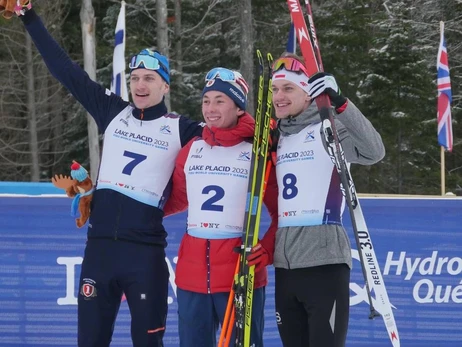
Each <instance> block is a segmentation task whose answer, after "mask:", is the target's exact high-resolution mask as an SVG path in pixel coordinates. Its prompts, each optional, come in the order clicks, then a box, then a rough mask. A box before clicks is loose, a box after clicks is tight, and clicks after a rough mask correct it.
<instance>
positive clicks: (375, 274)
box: [287, 0, 400, 347]
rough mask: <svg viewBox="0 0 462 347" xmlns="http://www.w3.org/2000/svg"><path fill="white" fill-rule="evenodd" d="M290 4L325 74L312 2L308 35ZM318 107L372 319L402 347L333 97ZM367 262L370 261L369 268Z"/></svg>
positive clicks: (296, 6) (307, 52)
mask: <svg viewBox="0 0 462 347" xmlns="http://www.w3.org/2000/svg"><path fill="white" fill-rule="evenodd" d="M287 4H288V6H289V11H290V15H291V18H292V21H293V23H294V25H295V30H296V34H297V37H298V41H299V44H300V49H301V51H302V55H303V58H304V59H305V63H306V68H307V70H308V72H309V73H310V75H313V74H315V73H317V72H319V71H324V68H323V65H322V60H321V50H320V48H319V42H318V39H317V36H316V30H315V26H314V22H313V15H312V10H311V5H310V3H309V0H305V5H306V10H307V15H308V20H309V24H310V32H308V29H307V26H306V22H305V18H304V16H303V12H302V8H301V6H300V2H299V0H287ZM316 104H317V106H318V109H319V113H320V114H321V120H322V123H323V132H324V136H325V139H326V142H327V145H328V152H329V155H330V157H331V159H332V161H333V163H334V164H335V166H336V169H337V172H338V174H339V176H340V179H341V187H342V193H343V194H344V196H345V199H346V203H347V205H348V209H349V211H350V217H351V222H352V226H353V231H354V236H355V241H356V244H357V247H358V249H359V252H358V254H359V258H360V262H361V269H362V272H363V276H364V279H365V283H366V290H367V294H368V299H369V304H370V315H369V318H370V319H372V318H374V317H376V316H378V315H380V314H381V315H382V317H383V320H384V323H385V327H386V329H387V332H388V337H389V338H390V341H391V343H392V345H393V346H394V347H399V346H400V340H399V335H398V329H397V326H396V322H395V318H394V316H393V311H392V306H391V303H390V300H389V297H388V294H387V290H386V287H385V283H384V281H383V276H382V273H381V271H380V267H379V265H378V262H377V257H376V255H375V250H374V247H373V244H372V238H371V235H370V233H369V231H368V228H367V225H366V221H365V219H364V214H363V212H362V210H361V205H360V203H359V200H358V197H357V194H356V189H355V186H354V182H353V179H352V177H351V175H350V172H349V169H348V165H347V163H346V160H345V156H344V153H343V150H342V147H341V144H340V142H339V139H338V134H337V131H336V128H335V123H334V119H333V115H332V109H331V106H330V100H329V97H328V96H327V95H326V94H323V95H320V96H319V97H317V98H316ZM365 260H367V266H366V262H365ZM371 290H373V291H374V293H375V305H376V308H374V304H373V301H372V297H371ZM376 309H377V310H376ZM377 311H378V312H377ZM379 313H380V314H379Z"/></svg>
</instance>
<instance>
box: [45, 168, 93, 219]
mask: <svg viewBox="0 0 462 347" xmlns="http://www.w3.org/2000/svg"><path fill="white" fill-rule="evenodd" d="M71 177H72V178H71ZM71 177H68V176H63V175H55V177H53V178H52V179H51V182H53V184H54V185H55V186H56V187H58V188H61V189H64V190H65V191H66V194H67V196H68V197H70V198H74V200H72V205H71V216H72V217H77V210H78V212H79V214H80V216H79V217H78V218H76V219H75V224H76V225H77V227H78V228H81V227H83V226H84V225H85V223H86V222H87V220H88V218H89V217H90V203H91V199H92V194H93V190H94V188H93V182H92V180H91V178H90V176H89V175H88V171H87V170H85V169H84V168H83V167H82V166H81V165H80V164H79V163H77V162H76V161H75V160H74V161H72V165H71Z"/></svg>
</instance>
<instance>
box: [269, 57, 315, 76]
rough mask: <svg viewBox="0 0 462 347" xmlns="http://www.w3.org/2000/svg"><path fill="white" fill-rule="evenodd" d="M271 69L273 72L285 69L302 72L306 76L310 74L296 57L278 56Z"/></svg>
mask: <svg viewBox="0 0 462 347" xmlns="http://www.w3.org/2000/svg"><path fill="white" fill-rule="evenodd" d="M272 69H273V72H276V71H279V70H281V69H285V70H287V71H292V72H295V73H298V74H301V73H303V74H305V75H306V76H309V75H310V74H309V73H308V71H307V70H306V68H305V66H303V64H302V63H301V62H299V61H298V60H297V59H294V58H290V57H285V58H279V59H278V60H276V61H275V62H274V64H273V67H272Z"/></svg>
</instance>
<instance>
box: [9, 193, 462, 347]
mask: <svg viewBox="0 0 462 347" xmlns="http://www.w3.org/2000/svg"><path fill="white" fill-rule="evenodd" d="M0 188H1V187H0ZM27 190H30V187H29V188H27V189H25V191H24V192H23V193H26V191H27ZM0 191H1V189H0ZM8 193H10V192H8ZM20 193H21V192H20ZM29 194H30V192H29ZM39 194H43V192H40V193H39ZM70 204H71V199H69V198H66V197H58V196H56V195H54V196H53V195H51V196H46V195H35V196H21V195H7V194H4V195H1V194H0V293H1V295H0V346H76V341H77V339H76V335H77V328H76V326H77V293H78V290H79V288H78V277H79V272H80V264H81V262H82V256H83V251H84V247H85V238H86V230H85V229H84V228H83V229H77V228H76V227H75V223H74V219H73V218H72V217H71V216H70ZM361 205H362V208H363V211H364V214H365V217H366V221H367V224H368V227H369V231H370V235H371V237H372V241H373V243H374V248H375V251H376V255H377V258H378V261H379V264H380V267H381V269H382V273H383V275H384V281H385V284H386V286H387V289H388V295H389V297H390V301H391V303H392V305H393V306H394V308H395V309H394V315H395V319H396V323H397V326H398V330H399V334H400V338H401V345H402V346H415V347H417V346H419V347H420V346H448V347H450V346H454V347H455V346H462V329H461V326H462V325H461V324H462V323H461V322H462V276H461V274H462V258H461V254H462V252H461V249H462V226H461V223H460V219H461V215H462V213H461V212H462V199H460V198H452V199H451V198H448V199H438V198H433V199H432V198H362V199H361ZM185 219H186V215H185V214H180V215H176V216H173V217H169V218H167V219H165V225H166V228H167V230H168V232H169V237H168V242H169V245H168V247H167V259H166V260H167V263H168V266H169V268H170V273H171V276H170V288H169V289H170V297H169V315H168V320H167V331H166V334H165V339H164V342H165V346H166V347H173V346H178V345H179V343H178V330H177V314H176V311H177V304H176V295H175V293H176V286H175V272H174V271H175V266H176V261H177V258H176V255H177V250H178V246H179V243H180V240H181V237H182V235H183V233H184V228H185ZM344 219H345V226H346V228H347V230H348V233H349V234H350V239H351V243H352V245H353V257H354V259H355V260H354V262H353V266H354V269H353V272H352V276H351V283H350V292H351V303H350V304H351V310H350V326H349V331H348V340H347V346H391V343H390V342H389V339H388V336H387V333H386V329H385V326H384V323H383V320H382V318H381V317H378V318H376V319H374V320H369V319H368V314H369V305H368V300H367V295H366V291H365V286H364V280H363V278H362V273H361V268H360V263H359V261H358V252H357V251H356V245H355V242H354V238H353V233H352V229H351V227H350V221H349V216H348V212H347V211H346V212H345V214H344ZM268 224H269V218H268V217H267V216H266V215H265V216H264V217H263V221H262V225H263V228H262V230H265V227H267V226H268ZM265 316H266V317H265V319H266V325H265V346H267V347H272V346H273V347H276V346H282V343H281V342H280V340H279V335H278V332H277V326H276V320H275V310H274V272H273V270H272V269H271V271H270V283H269V285H268V287H267V303H266V309H265ZM111 346H131V339H130V315H129V311H128V307H127V305H126V303H125V302H124V303H123V304H122V305H121V309H120V312H119V316H118V318H117V323H116V327H115V333H114V338H113V343H112V344H111Z"/></svg>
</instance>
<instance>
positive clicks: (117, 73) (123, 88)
mask: <svg viewBox="0 0 462 347" xmlns="http://www.w3.org/2000/svg"><path fill="white" fill-rule="evenodd" d="M111 91H112V92H113V93H114V94H117V95H119V96H121V97H122V99H124V100H125V101H128V92H127V81H126V79H125V1H122V3H121V7H120V12H119V17H118V18H117V26H116V30H115V40H114V56H113V57H112V83H111Z"/></svg>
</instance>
